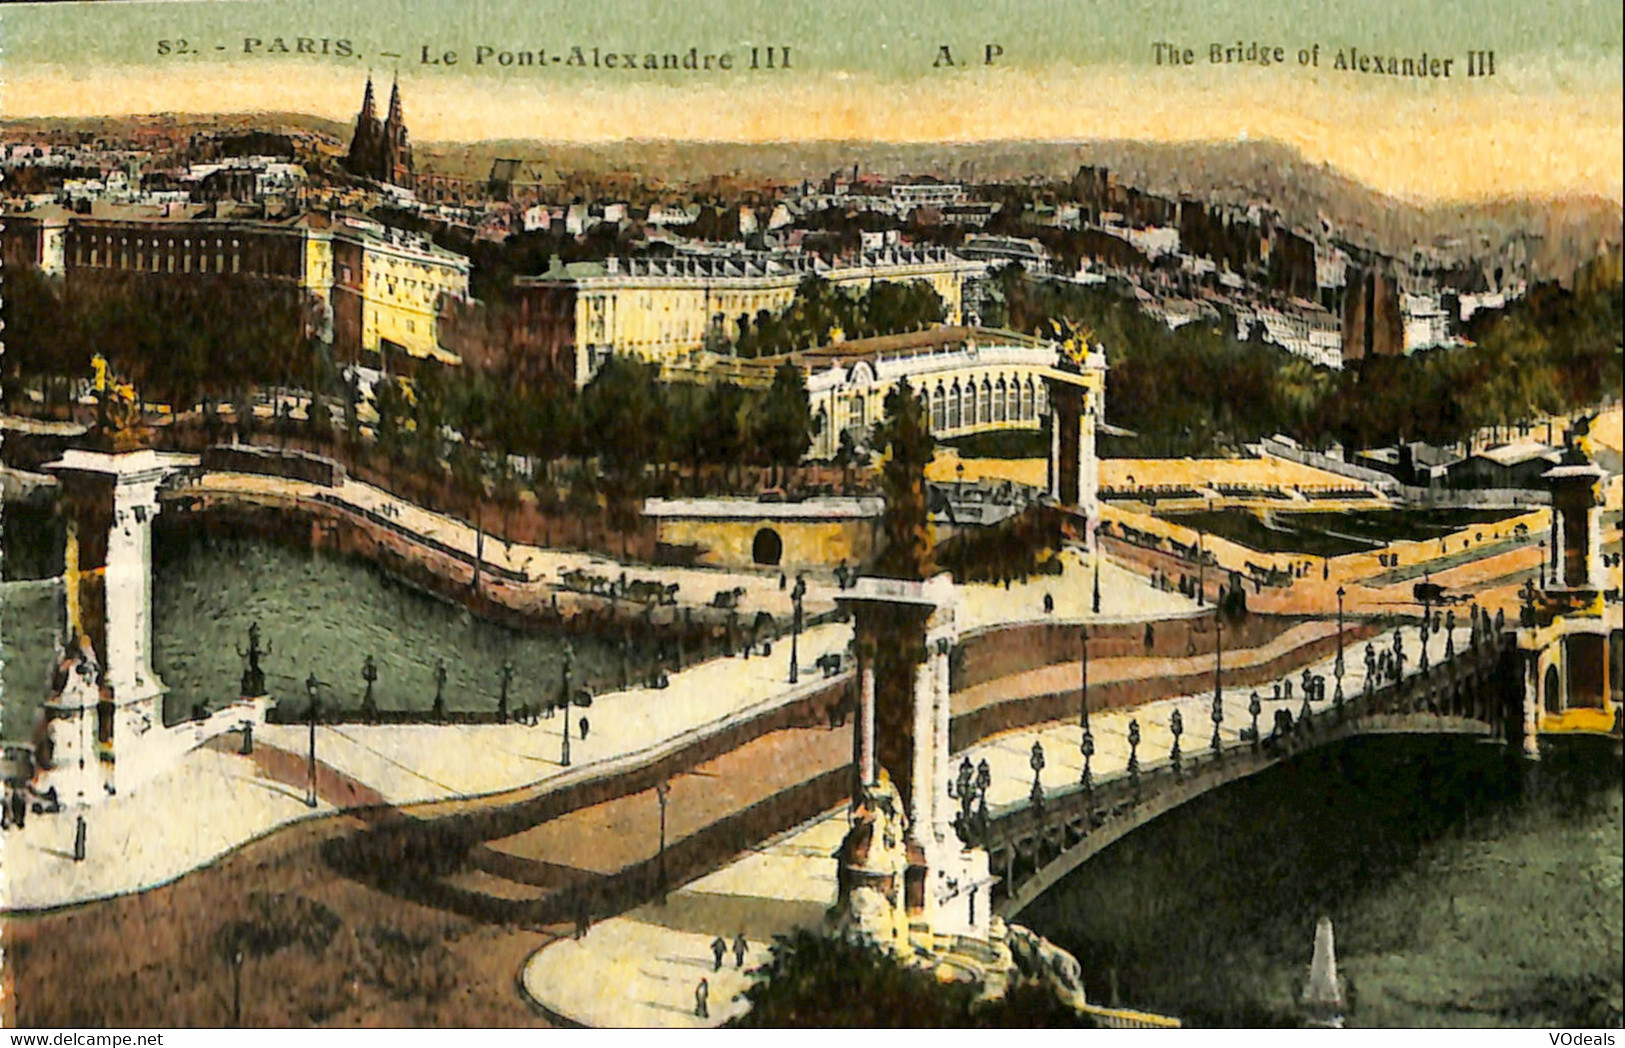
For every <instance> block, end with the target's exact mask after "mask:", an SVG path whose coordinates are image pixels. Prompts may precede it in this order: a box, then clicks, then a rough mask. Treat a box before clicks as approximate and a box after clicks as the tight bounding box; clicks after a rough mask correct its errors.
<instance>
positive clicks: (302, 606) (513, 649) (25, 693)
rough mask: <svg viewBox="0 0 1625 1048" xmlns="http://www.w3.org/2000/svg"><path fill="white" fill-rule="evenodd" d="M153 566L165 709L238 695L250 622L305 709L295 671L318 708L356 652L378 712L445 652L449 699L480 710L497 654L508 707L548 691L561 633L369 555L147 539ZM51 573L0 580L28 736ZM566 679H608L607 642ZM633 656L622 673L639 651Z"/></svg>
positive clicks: (403, 702) (55, 611) (273, 668)
mask: <svg viewBox="0 0 1625 1048" xmlns="http://www.w3.org/2000/svg"><path fill="white" fill-rule="evenodd" d="M154 560H155V570H154V573H153V659H152V661H153V668H154V669H156V670H157V671H158V675H159V676H160V677H161V678H162V679H163V681H164V683H165V684H166V685H168V686H169V688H170V692H169V694H168V695H167V696H166V697H165V701H164V718H165V720H166V721H169V722H171V723H173V722H175V721H177V720H181V719H184V718H186V717H188V716H190V715H191V712H192V710H193V708H194V706H195V704H197V703H200V702H201V703H203V704H205V705H206V706H208V707H209V708H211V709H218V708H219V707H220V706H222V705H224V704H225V703H227V702H230V701H231V700H232V699H234V698H236V697H237V692H238V690H239V687H240V680H241V675H242V671H243V665H244V664H243V661H242V659H241V658H240V657H239V654H238V651H239V649H241V648H246V647H247V644H248V628H249V626H250V625H252V624H253V623H255V622H258V623H259V626H260V631H261V637H262V643H266V644H268V645H269V647H270V654H269V655H267V656H266V657H265V658H264V659H263V660H262V662H261V666H262V668H263V669H264V671H265V679H266V688H267V690H268V691H269V693H270V694H271V695H272V696H273V697H276V698H281V699H284V700H291V704H290V710H291V711H292V713H293V714H294V715H295V716H297V715H299V714H302V712H303V710H304V708H305V686H304V681H305V678H306V677H307V676H308V675H309V674H310V673H312V672H314V673H315V674H316V676H317V679H318V680H320V681H321V682H322V688H321V696H322V701H323V703H324V704H327V705H328V707H329V708H338V709H345V710H351V711H354V710H359V709H360V707H361V700H362V696H363V695H364V694H365V691H366V684H365V682H364V681H363V679H362V675H361V674H362V663H363V661H364V660H365V658H366V657H367V656H368V655H371V656H372V657H373V659H374V662H375V664H376V666H377V670H378V678H377V681H376V682H375V684H374V690H373V695H374V698H375V700H376V702H377V704H378V707H379V709H380V710H384V711H388V710H395V709H412V710H428V709H429V708H430V707H431V706H432V705H433V702H434V695H435V666H436V662H437V660H440V659H444V660H445V666H446V684H445V690H444V699H445V705H446V708H447V709H448V710H451V711H457V710H470V711H479V710H485V711H492V710H495V709H496V706H497V698H498V694H499V692H500V689H501V684H500V681H501V676H502V670H501V666H502V662H503V660H504V659H508V660H510V661H512V663H513V666H514V676H513V680H512V683H511V686H510V689H509V700H508V701H509V708H510V709H517V708H518V707H519V706H521V705H523V704H525V703H527V702H529V703H534V702H537V701H538V700H539V699H541V698H542V697H543V696H546V697H549V698H551V697H553V696H555V695H556V694H557V692H558V687H559V682H560V676H561V670H562V664H563V656H564V645H565V638H562V637H558V636H552V635H548V634H543V633H518V632H515V631H513V630H510V629H507V628H505V627H502V626H497V625H494V624H492V623H489V622H486V621H484V620H481V619H478V618H476V617H475V616H473V615H472V614H470V613H469V612H468V611H466V610H465V609H463V608H461V607H457V606H454V605H452V604H449V603H447V602H445V601H442V600H439V599H437V598H434V597H431V596H429V595H426V594H424V593H422V592H420V591H418V590H416V589H414V588H412V587H410V586H407V585H404V584H402V583H399V582H396V581H394V580H392V579H391V578H389V577H388V576H386V575H384V574H382V573H381V572H379V571H377V570H376V569H374V568H373V567H372V566H370V565H369V564H367V563H365V562H363V561H360V560H356V559H352V558H347V557H339V556H334V555H329V554H325V553H317V554H310V553H305V552H301V551H297V550H292V549H287V548H284V547H281V546H277V545H272V544H269V543H265V542H258V541H240V542H239V541H201V540H200V541H186V540H182V539H175V538H169V539H164V538H160V540H159V541H158V543H157V550H156V552H155V558H154ZM61 592H62V588H61V586H60V585H59V584H56V583H52V582H40V581H11V582H6V583H0V661H3V666H0V675H3V676H0V689H3V690H0V695H3V696H4V721H3V730H4V736H5V738H7V739H28V738H29V737H30V735H31V733H32V722H33V717H34V711H35V709H36V708H37V707H38V704H39V701H40V699H41V698H42V697H43V695H44V693H45V689H46V686H47V683H48V676H49V667H50V659H51V653H52V644H53V639H54V636H55V632H56V625H57V622H58V621H59V619H60V617H61V614H62V612H61V610H60V609H61V601H62V597H61ZM570 642H571V643H572V644H573V645H574V649H575V667H574V673H575V679H576V680H577V681H582V680H585V679H589V678H592V679H598V680H610V679H615V678H618V676H619V671H620V651H619V645H618V644H615V643H612V642H609V641H605V640H600V639H594V638H591V637H580V636H578V637H574V638H570ZM644 654H646V653H641V652H639V651H637V650H634V651H633V654H632V660H631V661H632V666H633V669H634V672H636V667H637V666H638V664H639V661H640V657H641V656H643V655H644Z"/></svg>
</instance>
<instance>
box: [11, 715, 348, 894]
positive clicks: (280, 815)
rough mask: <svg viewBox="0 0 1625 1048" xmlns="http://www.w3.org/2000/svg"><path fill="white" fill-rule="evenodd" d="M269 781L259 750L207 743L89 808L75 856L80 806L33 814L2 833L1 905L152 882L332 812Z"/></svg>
mask: <svg viewBox="0 0 1625 1048" xmlns="http://www.w3.org/2000/svg"><path fill="white" fill-rule="evenodd" d="M333 810H334V809H333V806H332V805H331V804H330V803H328V802H327V801H326V800H322V801H321V802H320V803H318V805H317V807H315V808H309V807H306V805H305V791H304V790H303V789H301V788H299V787H297V786H293V785H289V784H287V783H285V782H279V781H277V780H275V779H272V778H268V777H266V776H265V775H263V774H262V771H261V768H260V766H259V764H258V763H257V762H256V760H255V758H253V757H245V756H242V755H240V754H237V753H226V752H222V751H220V750H217V749H212V748H209V747H204V748H201V749H196V750H192V751H191V752H189V753H187V754H186V755H185V756H184V757H182V758H181V760H180V762H179V763H178V764H176V765H175V767H173V768H171V769H170V770H169V771H167V772H165V773H163V774H162V775H159V776H158V777H156V778H154V779H152V780H151V781H149V782H146V783H143V784H142V785H141V786H140V787H138V788H137V789H134V790H131V791H129V792H127V793H121V794H119V795H118V796H117V797H109V798H107V799H106V800H104V801H102V802H101V803H99V804H97V805H95V806H94V807H92V808H88V809H84V811H85V820H86V827H85V829H86V833H85V843H86V847H85V858H84V860H83V861H82V862H75V861H74V858H73V841H74V833H75V824H76V820H77V815H78V811H77V810H76V809H75V808H73V807H71V806H70V807H68V808H66V809H64V810H63V811H60V812H57V813H55V814H51V815H34V814H30V815H29V816H28V821H27V823H26V824H25V825H24V826H23V828H22V829H20V830H19V829H18V828H17V827H15V826H13V827H10V828H8V829H7V830H6V831H5V833H4V837H3V838H0V909H5V910H16V909H42V908H46V907H52V906H64V905H67V904H69V903H77V902H84V901H86V900H89V899H95V898H100V897H102V896H108V895H117V894H121V893H124V892H129V891H135V890H137V889H143V888H152V887H156V886H157V885H160V884H163V883H165V882H168V881H171V880H174V879H175V878H177V877H179V876H181V875H182V874H184V873H187V872H189V871H191V870H194V869H196V868H197V867H199V866H204V865H207V864H208V863H210V862H212V861H213V860H215V859H217V858H219V857H220V856H221V855H223V854H225V853H226V852H229V851H231V850H232V849H234V848H237V847H238V846H240V845H242V844H244V843H246V842H248V841H250V840H253V839H254V838H255V837H259V836H261V835H263V834H265V833H268V832H270V831H271V830H274V829H276V828H277V827H279V826H285V825H287V824H288V823H290V822H294V821H296V820H298V819H303V818H307V817H309V816H312V815H321V814H326V813H330V812H332V811H333Z"/></svg>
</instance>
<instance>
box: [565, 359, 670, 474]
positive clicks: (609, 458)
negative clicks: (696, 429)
mask: <svg viewBox="0 0 1625 1048" xmlns="http://www.w3.org/2000/svg"><path fill="white" fill-rule="evenodd" d="M663 401H664V389H663V387H662V386H661V385H660V382H659V372H658V369H656V368H655V367H654V366H653V365H651V364H645V363H642V362H640V361H636V360H632V359H630V358H628V357H624V356H620V355H616V356H612V357H610V358H609V359H608V360H606V361H605V362H604V366H603V367H602V368H600V369H599V370H598V374H597V375H595V376H593V379H592V381H591V382H589V383H587V386H586V388H585V389H583V390H582V391H581V417H582V423H583V431H582V435H583V437H584V439H585V441H586V443H587V444H588V445H589V446H590V449H591V450H592V451H594V452H596V453H597V455H598V456H599V457H600V459H601V460H602V462H603V464H604V469H605V471H606V472H608V473H613V474H615V475H617V476H619V477H621V478H624V479H626V480H628V481H631V482H633V483H634V486H635V485H636V484H639V483H641V481H642V478H643V472H644V469H645V467H646V466H647V465H648V464H649V462H650V461H651V460H652V458H653V456H654V451H655V447H656V444H657V442H658V437H657V432H658V430H659V428H660V427H661V426H662V425H663V424H664V422H663V420H664V417H665V410H664V403H663Z"/></svg>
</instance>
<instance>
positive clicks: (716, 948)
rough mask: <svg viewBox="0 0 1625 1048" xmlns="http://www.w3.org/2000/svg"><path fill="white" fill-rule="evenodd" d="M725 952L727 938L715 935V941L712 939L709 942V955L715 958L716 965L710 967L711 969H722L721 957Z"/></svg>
mask: <svg viewBox="0 0 1625 1048" xmlns="http://www.w3.org/2000/svg"><path fill="white" fill-rule="evenodd" d="M727 952H728V940H727V939H724V938H723V937H722V936H720V935H719V936H717V937H716V939H715V941H713V942H712V943H711V956H712V957H713V958H714V959H715V960H716V967H714V968H712V969H711V970H712V971H714V972H720V971H722V957H723V955H724V954H726V953H727Z"/></svg>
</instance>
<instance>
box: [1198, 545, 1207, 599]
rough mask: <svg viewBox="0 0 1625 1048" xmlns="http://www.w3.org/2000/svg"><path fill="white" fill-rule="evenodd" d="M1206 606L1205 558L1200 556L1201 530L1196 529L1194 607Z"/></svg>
mask: <svg viewBox="0 0 1625 1048" xmlns="http://www.w3.org/2000/svg"><path fill="white" fill-rule="evenodd" d="M1206 604H1207V558H1206V557H1205V556H1203V555H1202V529H1201V528H1197V529H1196V606H1197V607H1199V608H1200V607H1203V606H1204V605H1206Z"/></svg>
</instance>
